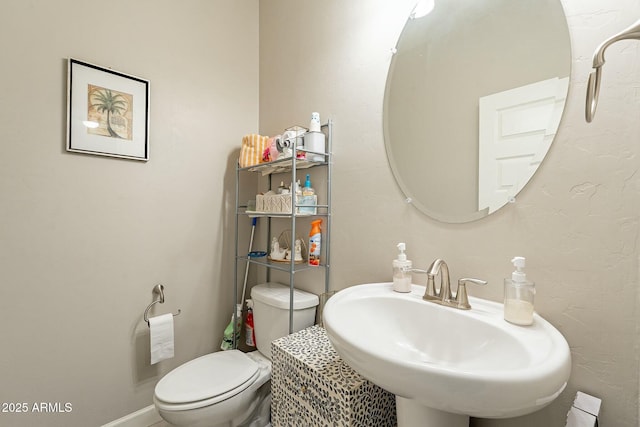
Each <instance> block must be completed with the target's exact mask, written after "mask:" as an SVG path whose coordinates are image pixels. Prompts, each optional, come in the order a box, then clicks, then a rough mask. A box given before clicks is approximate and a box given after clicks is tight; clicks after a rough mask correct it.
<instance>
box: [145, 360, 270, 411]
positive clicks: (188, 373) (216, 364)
mask: <svg viewBox="0 0 640 427" xmlns="http://www.w3.org/2000/svg"><path fill="white" fill-rule="evenodd" d="M259 376H260V365H259V364H258V363H256V362H255V361H254V360H253V359H252V358H251V357H248V356H247V355H246V354H245V353H243V352H241V351H239V350H229V351H224V352H216V353H211V354H206V355H204V356H201V357H199V358H197V359H194V360H192V361H190V362H187V363H185V364H184V365H181V366H178V367H177V368H175V369H174V370H173V371H171V372H169V373H168V374H167V375H165V376H164V377H163V378H162V379H161V380H160V381H159V382H158V384H157V385H156V389H155V396H154V397H155V399H154V400H155V402H156V405H157V406H158V407H159V408H162V409H167V410H171V411H186V410H190V409H196V408H202V407H205V406H209V405H213V404H216V403H218V402H221V401H223V400H226V399H229V398H231V397H233V396H235V395H237V394H238V393H241V392H242V391H244V390H246V389H247V388H248V387H249V386H250V385H251V384H253V383H254V382H255V381H256V379H257V378H258V377H259Z"/></svg>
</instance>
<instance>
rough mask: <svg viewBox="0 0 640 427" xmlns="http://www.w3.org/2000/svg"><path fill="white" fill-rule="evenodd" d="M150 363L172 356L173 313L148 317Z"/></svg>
mask: <svg viewBox="0 0 640 427" xmlns="http://www.w3.org/2000/svg"><path fill="white" fill-rule="evenodd" d="M149 335H150V338H151V364H152V365H153V364H155V363H158V362H160V361H161V360H165V359H171V358H172V357H173V348H174V345H173V314H171V313H168V314H163V315H161V316H156V317H151V318H149Z"/></svg>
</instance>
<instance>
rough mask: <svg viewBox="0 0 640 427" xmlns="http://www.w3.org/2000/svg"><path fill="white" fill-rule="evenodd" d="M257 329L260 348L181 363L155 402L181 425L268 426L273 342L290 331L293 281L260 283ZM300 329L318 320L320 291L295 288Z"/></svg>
mask: <svg viewBox="0 0 640 427" xmlns="http://www.w3.org/2000/svg"><path fill="white" fill-rule="evenodd" d="M251 297H252V299H253V300H254V312H253V314H254V320H255V335H256V344H257V348H258V350H256V351H253V352H251V353H243V352H241V351H239V350H229V351H224V352H216V353H210V354H206V355H204V356H201V357H199V358H197V359H194V360H191V361H189V362H187V363H185V364H183V365H181V366H178V367H177V368H175V369H174V370H172V371H171V372H169V373H168V374H167V375H165V376H164V377H163V378H162V379H161V380H160V381H159V382H158V384H157V385H156V388H155V393H154V396H153V402H154V404H155V406H156V409H157V410H158V413H159V414H160V416H161V417H162V418H163V419H164V420H165V421H167V422H168V423H170V424H172V425H175V426H190V427H236V426H240V425H242V426H250V427H264V426H268V425H269V419H270V412H271V411H270V409H271V381H270V379H271V360H270V357H271V342H272V341H273V340H275V339H277V338H280V337H283V336H285V335H287V334H288V332H289V327H288V325H289V323H288V319H289V301H290V300H289V297H290V292H289V287H287V286H284V285H282V284H278V283H264V284H261V285H256V286H254V287H253V288H252V290H251ZM293 300H294V313H293V314H294V316H293V322H294V325H293V326H294V328H293V329H294V331H298V330H301V329H304V328H306V327H309V326H312V325H313V324H314V321H315V307H316V306H317V305H318V297H317V296H316V295H314V294H310V293H307V292H304V291H300V290H298V289H294V298H293Z"/></svg>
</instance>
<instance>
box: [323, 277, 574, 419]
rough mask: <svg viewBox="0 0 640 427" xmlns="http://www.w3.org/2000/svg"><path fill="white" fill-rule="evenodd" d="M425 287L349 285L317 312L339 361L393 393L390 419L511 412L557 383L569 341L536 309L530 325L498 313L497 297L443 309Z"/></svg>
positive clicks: (524, 409) (541, 398)
mask: <svg viewBox="0 0 640 427" xmlns="http://www.w3.org/2000/svg"><path fill="white" fill-rule="evenodd" d="M424 289H425V288H424V287H422V286H417V285H412V291H411V292H410V293H404V294H403V293H397V292H394V291H393V290H392V289H391V283H371V284H365V285H358V286H352V287H350V288H347V289H344V290H342V291H340V292H338V293H337V294H335V295H334V296H333V297H332V298H331V299H329V301H328V302H327V304H326V306H325V308H324V311H323V322H324V326H325V329H326V331H327V335H328V337H329V340H330V341H331V343H332V344H333V346H334V347H335V349H336V351H337V352H338V354H339V355H340V356H341V357H342V359H343V360H344V361H345V362H346V363H347V364H348V365H350V366H351V367H352V368H353V369H355V370H356V371H358V372H359V373H360V374H361V375H362V376H364V377H365V378H367V379H369V380H370V381H371V382H373V383H374V384H377V385H378V386H380V387H382V388H384V389H386V390H388V391H390V392H391V393H394V394H395V395H396V402H397V404H398V405H397V410H398V426H399V427H403V426H423V427H425V426H434V427H435V426H443V425H446V426H447V427H450V426H451V427H453V426H463V425H468V422H469V416H474V417H480V418H509V417H515V416H520V415H524V414H528V413H531V412H534V411H537V410H539V409H541V408H543V407H544V406H546V405H548V404H549V403H551V402H552V401H553V400H554V399H555V398H556V397H558V395H559V394H560V393H561V392H562V390H564V388H565V386H566V384H567V380H568V378H569V374H570V371H571V356H570V352H569V346H568V344H567V341H566V340H565V339H564V337H563V336H562V334H560V332H558V331H557V330H556V329H555V328H554V327H553V326H552V325H551V324H550V323H549V322H547V321H546V320H544V319H543V318H542V317H540V316H538V315H537V314H535V315H534V323H533V325H531V326H517V325H513V324H511V323H508V322H506V321H504V319H503V306H502V304H498V303H495V302H491V301H486V300H483V299H479V298H473V297H470V298H469V302H470V303H471V306H472V308H471V310H468V311H467V310H458V309H455V308H451V307H444V306H441V305H438V304H434V303H432V302H428V301H424V300H423V299H422V295H423V293H424Z"/></svg>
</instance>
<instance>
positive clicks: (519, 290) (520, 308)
mask: <svg viewBox="0 0 640 427" xmlns="http://www.w3.org/2000/svg"><path fill="white" fill-rule="evenodd" d="M511 262H512V263H513V265H514V266H515V268H516V269H515V271H514V272H513V273H512V274H511V279H504V320H506V321H507V322H511V323H514V324H516V325H524V326H526V325H531V324H532V323H533V299H534V296H535V294H536V288H535V284H534V283H533V282H530V281H528V280H527V275H526V274H525V273H524V266H525V259H524V258H523V257H520V256H517V257H514V258H513V259H512V260H511Z"/></svg>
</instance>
